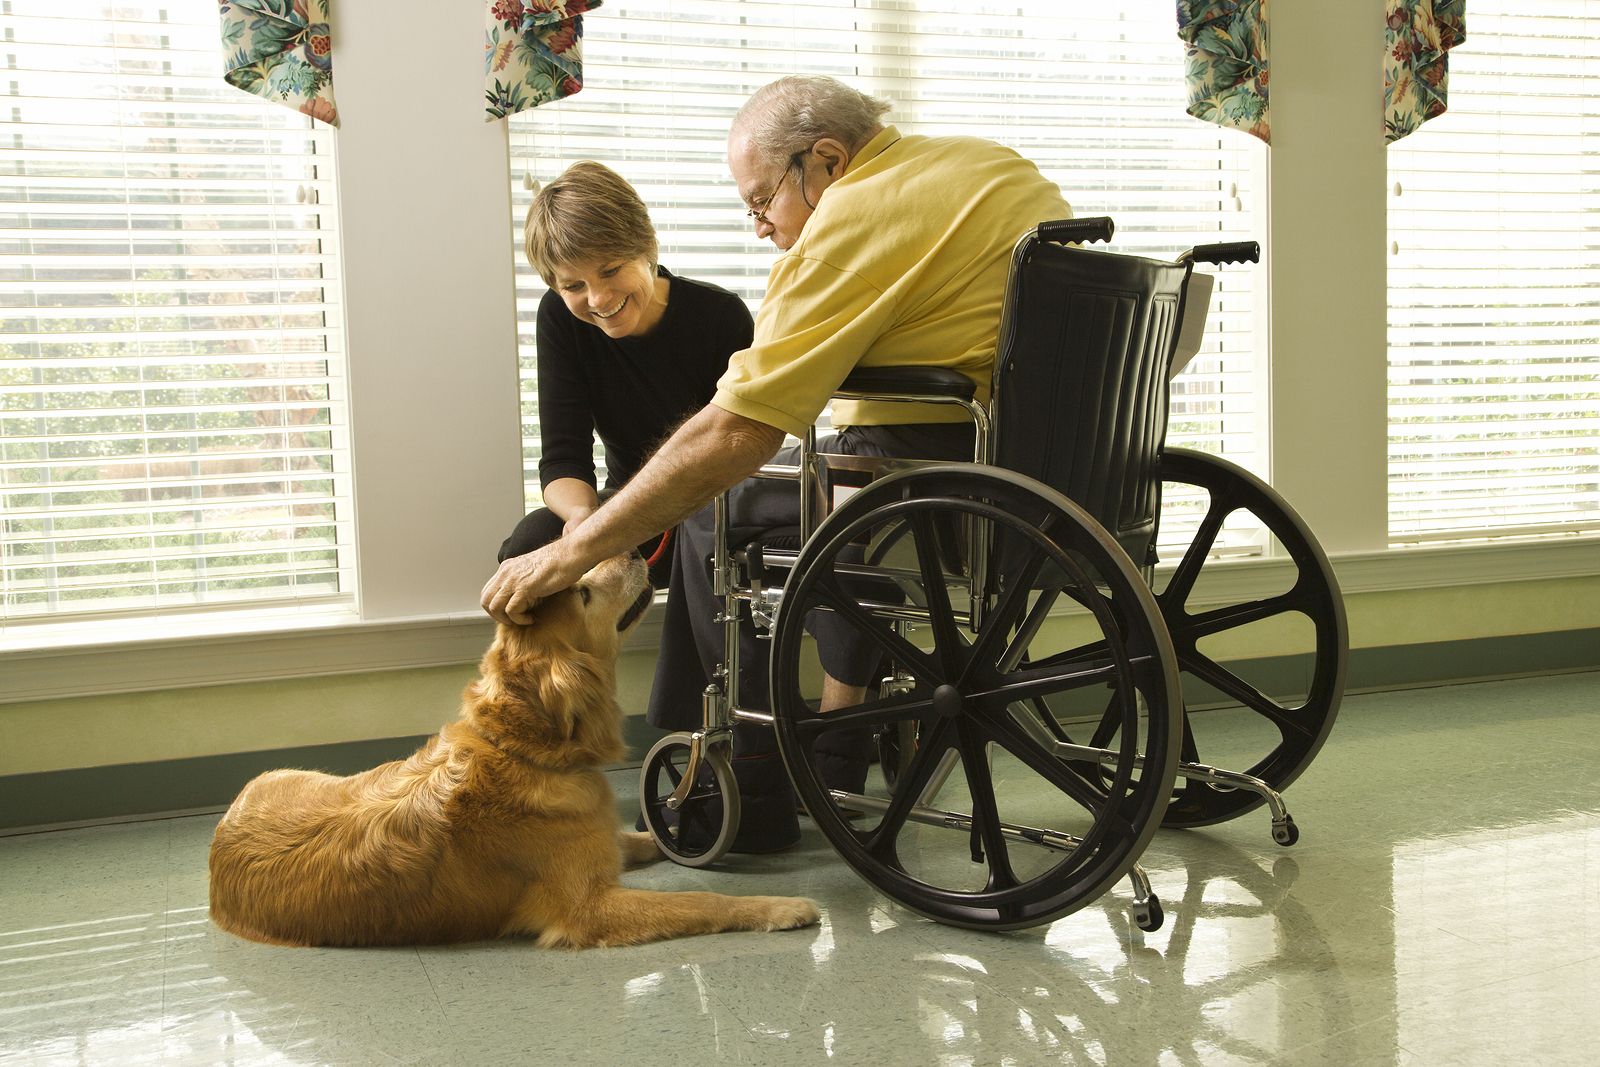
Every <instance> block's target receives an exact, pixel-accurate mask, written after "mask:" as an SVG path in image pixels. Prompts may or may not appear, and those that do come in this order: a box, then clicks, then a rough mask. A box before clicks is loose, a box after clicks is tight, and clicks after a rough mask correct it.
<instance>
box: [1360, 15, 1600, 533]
mask: <svg viewBox="0 0 1600 1067" xmlns="http://www.w3.org/2000/svg"><path fill="white" fill-rule="evenodd" d="M1468 18H1469V22H1468V28H1467V40H1466V43H1465V44H1464V45H1462V46H1461V47H1459V48H1457V49H1455V50H1454V51H1452V52H1451V54H1450V97H1449V100H1450V110H1449V112H1448V113H1447V114H1445V115H1443V116H1441V117H1440V118H1437V119H1434V120H1433V121H1431V122H1429V123H1428V124H1427V125H1425V126H1424V127H1423V128H1422V129H1421V130H1420V131H1418V132H1417V133H1415V134H1413V135H1412V136H1410V137H1408V138H1406V139H1405V140H1403V141H1399V142H1397V143H1396V144H1394V145H1393V146H1391V147H1390V149H1389V183H1390V188H1389V238H1390V257H1389V534H1390V539H1391V540H1392V541H1395V542H1417V541H1429V540H1459V539H1464V538H1474V537H1482V536H1490V535H1508V534H1509V535H1520V534H1541V533H1552V532H1578V531H1594V530H1597V529H1600V297H1597V296H1596V293H1597V292H1600V289H1597V285H1600V266H1597V263H1596V257H1595V244H1596V242H1595V234H1596V229H1597V227H1600V3H1597V2H1595V0H1473V2H1472V4H1471V5H1470V7H1469V15H1468Z"/></svg>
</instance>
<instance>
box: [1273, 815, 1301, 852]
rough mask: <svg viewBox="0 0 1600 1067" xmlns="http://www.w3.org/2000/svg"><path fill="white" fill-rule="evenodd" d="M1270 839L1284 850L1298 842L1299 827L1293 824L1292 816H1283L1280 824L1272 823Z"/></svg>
mask: <svg viewBox="0 0 1600 1067" xmlns="http://www.w3.org/2000/svg"><path fill="white" fill-rule="evenodd" d="M1272 839H1273V840H1274V841H1276V842H1277V843H1278V844H1280V845H1282V846H1284V847H1285V848H1288V847H1289V846H1290V845H1292V844H1294V843H1295V842H1296V841H1298V840H1300V827H1298V826H1296V825H1295V824H1294V816H1293V815H1285V816H1284V817H1283V821H1282V822H1277V821H1274V822H1273V824H1272Z"/></svg>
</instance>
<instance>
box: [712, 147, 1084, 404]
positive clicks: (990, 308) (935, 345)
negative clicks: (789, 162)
mask: <svg viewBox="0 0 1600 1067" xmlns="http://www.w3.org/2000/svg"><path fill="white" fill-rule="evenodd" d="M1071 215H1072V208H1071V207H1070V206H1068V204H1067V202H1066V200H1064V199H1063V198H1062V196H1061V190H1060V189H1059V188H1057V186H1056V185H1055V183H1054V182H1051V181H1048V180H1046V179H1045V177H1044V175H1042V174H1040V173H1039V169H1038V168H1037V167H1035V166H1034V165H1033V164H1032V163H1031V162H1029V161H1028V160H1026V159H1024V158H1022V157H1021V156H1019V155H1018V154H1017V153H1015V152H1013V151H1012V150H1011V149H1009V148H1005V147H1002V146H1001V145H997V144H995V143H994V142H992V141H986V140H983V139H981V138H977V137H917V136H912V137H903V136H901V135H900V132H899V131H898V130H896V129H895V128H894V127H893V126H890V127H889V128H887V129H885V130H883V131H882V132H881V133H879V134H878V135H877V136H876V137H874V138H873V139H872V140H871V141H869V142H867V144H866V145H865V146H864V147H863V148H862V149H861V151H860V152H858V153H856V155H855V157H854V158H853V159H851V161H850V165H849V166H848V167H847V168H845V172H844V175H843V176H842V177H841V178H839V180H838V181H836V182H834V183H833V184H832V185H830V186H829V187H828V188H827V189H826V190H825V191H824V192H823V194H822V196H821V198H820V200H819V201H818V203H817V208H816V211H815V212H814V213H813V214H812V216H811V218H810V219H809V220H807V222H806V224H805V228H804V229H803V230H802V231H801V233H800V239H799V240H798V241H796V242H795V243H794V246H793V247H792V248H790V249H789V250H788V252H786V253H784V254H783V255H782V256H781V257H779V259H778V261H777V262H776V263H774V264H773V266H772V273H771V275H770V277H769V278H768V279H767V295H766V299H765V300H763V301H762V303H761V310H760V311H758V312H757V313H756V324H755V339H754V343H753V344H752V345H751V347H749V348H747V349H745V350H744V351H742V352H736V353H734V355H733V357H732V359H730V360H729V362H728V370H727V372H726V373H725V374H723V376H722V378H721V380H720V381H718V382H717V392H716V396H714V397H713V398H712V401H711V402H712V403H713V404H716V405H717V406H718V407H720V408H723V409H724V410H726V411H731V412H733V413H734V414H736V415H743V416H745V417H746V418H751V419H755V420H756V421H758V422H764V423H766V424H767V425H769V426H776V427H778V428H779V429H782V430H784V431H786V432H788V433H792V434H796V435H799V434H803V433H804V432H805V429H806V427H808V426H810V425H812V424H813V423H814V422H816V419H817V416H818V415H819V414H821V413H822V409H823V408H824V407H825V406H826V405H827V403H828V399H829V397H830V396H831V395H832V394H833V391H834V389H835V388H837V387H838V385H839V383H840V382H842V381H844V379H845V376H846V375H848V374H849V373H850V372H851V371H852V370H854V369H855V368H856V367H857V366H862V367H903V366H923V367H947V368H949V369H951V370H956V371H960V372H961V373H962V374H965V375H966V376H967V377H969V378H971V379H972V380H973V382H974V383H976V385H977V388H978V397H979V398H980V399H987V398H988V395H989V382H990V377H991V374H992V373H993V367H994V354H995V348H996V346H997V344H998V337H999V331H1000V306H1001V302H1002V299H1003V297H1004V295H1005V287H1006V275H1007V272H1008V270H1009V268H1010V258H1011V250H1012V248H1013V247H1014V246H1015V245H1016V243H1017V238H1019V237H1021V236H1022V234H1023V233H1025V232H1026V231H1027V230H1029V229H1031V228H1033V227H1034V226H1035V225H1037V224H1038V223H1040V222H1044V221H1046V220H1049V219H1064V218H1069V217H1071ZM967 417H968V416H967V415H966V413H965V412H964V411H962V410H961V409H960V408H956V407H951V406H949V405H942V404H889V403H881V402H879V403H871V402H855V401H850V402H847V401H842V400H841V401H839V402H837V403H836V404H835V405H834V410H833V424H834V425H835V426H852V425H882V424H897V423H914V422H958V421H962V420H965V419H966V418H967Z"/></svg>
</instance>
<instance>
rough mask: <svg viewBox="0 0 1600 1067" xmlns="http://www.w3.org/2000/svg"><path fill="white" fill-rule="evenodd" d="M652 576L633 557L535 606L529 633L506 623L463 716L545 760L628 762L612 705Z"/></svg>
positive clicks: (485, 660) (611, 562) (609, 563)
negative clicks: (627, 640)
mask: <svg viewBox="0 0 1600 1067" xmlns="http://www.w3.org/2000/svg"><path fill="white" fill-rule="evenodd" d="M651 592H652V590H651V588H650V582H649V569H648V567H646V565H645V562H644V559H643V558H642V557H641V556H640V555H639V554H638V553H637V552H631V553H629V554H627V555H625V556H618V557H616V558H614V559H608V560H606V561H605V562H603V563H600V564H598V565H597V566H595V567H594V568H592V569H591V570H590V571H589V572H588V573H587V574H585V575H584V576H583V577H582V578H580V579H579V580H578V583H577V584H576V585H574V586H573V587H572V588H570V589H564V590H562V591H561V592H559V593H556V594H555V595H554V596H550V597H547V598H546V599H544V600H542V601H540V602H539V603H538V604H536V605H535V606H534V608H533V611H532V613H531V614H532V619H531V621H530V622H529V623H528V624H527V625H525V626H518V625H510V624H506V623H502V624H501V625H500V626H499V628H498V630H497V631H496V633H495V640H494V644H492V645H491V646H489V651H488V652H487V653H485V654H484V657H483V664H482V675H483V676H482V678H481V679H480V680H479V681H477V682H474V683H473V685H472V687H470V688H469V690H468V694H467V695H468V701H467V709H466V714H467V716H468V717H469V718H474V717H475V718H477V719H478V720H480V722H481V724H482V725H483V726H484V727H485V728H486V732H487V733H489V734H491V735H493V736H496V737H498V738H500V739H501V740H502V742H503V743H505V744H507V745H509V746H510V747H513V748H516V749H519V750H521V751H522V752H523V754H524V755H529V756H532V757H533V758H536V759H538V760H540V761H543V762H547V763H553V764H560V765H578V764H582V763H603V762H607V761H609V760H614V759H617V758H619V757H620V756H621V754H622V739H621V725H622V724H621V714H622V713H621V709H619V708H618V707H617V702H616V689H617V684H616V664H617V654H618V653H619V652H620V651H621V648H622V638H623V636H624V635H625V634H627V633H628V632H629V631H630V630H632V629H633V628H634V626H636V625H637V624H638V622H639V620H640V619H641V618H643V617H644V614H645V611H646V609H648V608H649V606H650V600H651Z"/></svg>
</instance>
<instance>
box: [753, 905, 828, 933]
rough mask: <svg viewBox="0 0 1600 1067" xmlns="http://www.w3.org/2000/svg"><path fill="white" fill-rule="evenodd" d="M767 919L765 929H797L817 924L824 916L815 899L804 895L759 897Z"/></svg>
mask: <svg viewBox="0 0 1600 1067" xmlns="http://www.w3.org/2000/svg"><path fill="white" fill-rule="evenodd" d="M756 899H758V900H759V901H760V902H761V904H760V907H761V910H762V912H763V915H764V917H765V919H766V924H765V926H764V927H763V929H767V930H797V929H799V928H800V927H802V926H815V925H816V924H817V922H818V920H820V919H821V918H822V915H821V913H820V912H818V911H817V905H816V902H815V901H811V900H807V899H805V898H804V897H758V898H756Z"/></svg>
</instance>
